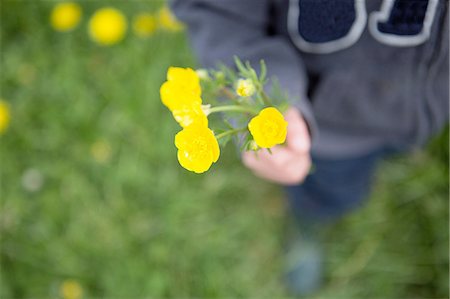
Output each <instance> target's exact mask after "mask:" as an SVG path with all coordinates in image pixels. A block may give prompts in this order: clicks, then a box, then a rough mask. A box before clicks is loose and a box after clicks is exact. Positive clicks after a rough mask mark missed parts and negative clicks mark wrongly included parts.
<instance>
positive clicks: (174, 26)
mask: <svg viewBox="0 0 450 299" xmlns="http://www.w3.org/2000/svg"><path fill="white" fill-rule="evenodd" d="M158 24H159V26H160V27H161V28H163V29H165V30H168V31H173V32H178V31H181V30H183V29H184V26H183V23H181V22H180V21H178V20H177V18H176V17H175V16H174V15H173V13H172V12H171V11H170V9H169V7H167V6H163V7H162V8H161V9H160V10H159V11H158Z"/></svg>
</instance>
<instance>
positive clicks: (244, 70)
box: [160, 58, 288, 173]
mask: <svg viewBox="0 0 450 299" xmlns="http://www.w3.org/2000/svg"><path fill="white" fill-rule="evenodd" d="M236 66H237V68H238V70H239V72H238V73H236V71H234V70H233V69H230V68H227V67H225V66H222V67H221V70H219V71H215V70H212V71H210V72H208V71H207V70H204V69H201V70H197V71H194V70H193V69H190V68H180V67H169V69H168V71H167V81H166V82H164V83H163V84H162V86H161V88H160V96H161V101H162V103H163V104H164V105H165V106H166V107H167V108H168V109H169V110H170V111H171V112H172V115H173V117H174V119H175V120H176V121H177V122H178V124H179V125H180V126H181V127H182V130H181V131H180V132H179V133H177V134H176V136H175V146H176V148H177V149H178V155H177V156H178V161H179V163H180V165H181V166H183V167H184V168H186V169H187V170H189V171H193V172H196V173H203V172H205V171H207V170H208V169H209V168H210V167H211V165H212V164H213V163H215V162H217V160H218V159H219V156H220V147H219V143H220V144H221V145H222V146H224V145H225V144H226V142H227V141H229V140H230V137H231V136H233V135H236V134H241V135H240V136H241V138H239V139H240V140H244V143H243V144H242V146H241V148H242V150H255V151H257V150H259V149H261V148H266V149H269V151H270V148H271V147H273V146H275V145H278V144H283V143H284V142H285V140H286V134H287V125H288V124H287V122H286V121H285V119H284V117H283V115H282V114H281V112H280V111H279V110H278V109H277V108H275V107H274V104H273V103H272V102H273V101H272V100H271V97H269V96H268V95H267V94H266V92H265V91H264V88H263V87H264V85H265V83H266V78H265V76H266V69H265V64H264V62H261V74H260V76H257V75H256V72H255V70H254V69H253V68H252V67H251V66H250V64H248V63H247V64H246V65H243V64H242V63H241V62H240V61H239V59H237V58H236ZM237 78H240V79H237ZM230 85H231V86H234V87H235V89H232V88H231V87H230ZM202 87H204V88H202ZM202 90H203V91H204V94H203V96H204V97H205V98H208V99H209V100H210V101H209V103H208V105H202ZM205 94H206V95H205ZM274 97H276V98H280V99H281V98H282V97H283V96H282V95H281V94H275V95H274ZM272 98H273V97H272ZM224 101H229V102H230V101H231V102H232V103H231V104H229V105H223V104H221V103H223V102H224ZM282 106H283V105H281V104H280V105H279V107H282ZM217 112H221V113H223V114H224V116H225V117H222V118H219V119H213V121H212V122H211V121H210V120H208V117H209V116H210V115H211V114H214V113H217ZM228 116H231V117H232V118H233V119H234V122H235V123H241V124H244V123H245V124H246V125H245V126H242V127H241V128H235V127H234V126H233V125H231V123H230V122H229V121H228V120H227V117H228ZM224 125H225V126H226V129H223V128H224ZM209 126H213V127H214V128H216V129H215V131H218V132H220V133H219V134H215V132H214V131H213V130H211V129H210V127H209Z"/></svg>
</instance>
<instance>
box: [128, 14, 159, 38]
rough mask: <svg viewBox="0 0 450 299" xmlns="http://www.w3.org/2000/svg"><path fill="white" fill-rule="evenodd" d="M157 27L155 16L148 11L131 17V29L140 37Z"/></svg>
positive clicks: (150, 33) (146, 35)
mask: <svg viewBox="0 0 450 299" xmlns="http://www.w3.org/2000/svg"><path fill="white" fill-rule="evenodd" d="M156 28H157V23H156V18H155V17H154V16H153V15H151V14H149V13H141V14H138V15H137V16H135V17H134V19H133V31H134V33H135V34H136V35H138V36H140V37H148V36H150V35H152V34H153V33H154V32H155V30H156Z"/></svg>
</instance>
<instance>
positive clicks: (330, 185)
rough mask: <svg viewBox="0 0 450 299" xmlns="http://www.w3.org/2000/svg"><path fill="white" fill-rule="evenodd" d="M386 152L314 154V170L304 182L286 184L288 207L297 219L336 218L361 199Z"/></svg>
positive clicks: (317, 220)
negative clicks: (341, 156)
mask: <svg viewBox="0 0 450 299" xmlns="http://www.w3.org/2000/svg"><path fill="white" fill-rule="evenodd" d="M387 153H388V151H385V150H377V151H374V152H371V153H368V154H366V155H363V156H359V157H353V158H348V159H339V160H332V159H323V158H320V157H316V156H313V157H312V161H313V169H312V171H311V173H310V174H309V175H308V176H307V178H306V179H305V181H304V182H303V183H302V184H300V185H297V186H290V187H286V191H287V195H288V196H287V197H288V201H289V206H290V208H291V211H292V213H293V214H294V217H295V218H297V219H298V220H301V221H300V222H307V223H308V222H316V223H317V222H328V221H329V220H331V221H332V220H336V219H337V218H339V217H341V216H342V215H344V214H346V213H347V212H349V211H351V210H353V209H355V208H356V207H358V206H361V204H362V203H363V202H364V199H366V198H367V196H368V195H369V191H370V186H371V182H372V177H373V173H374V170H375V168H376V165H377V162H378V161H379V160H380V159H381V158H382V157H384V156H386V155H387Z"/></svg>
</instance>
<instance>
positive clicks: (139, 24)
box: [50, 2, 184, 46]
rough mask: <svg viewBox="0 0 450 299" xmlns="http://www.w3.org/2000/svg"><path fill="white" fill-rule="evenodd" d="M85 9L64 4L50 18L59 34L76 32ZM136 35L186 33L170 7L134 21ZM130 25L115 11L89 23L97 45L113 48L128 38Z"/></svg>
mask: <svg viewBox="0 0 450 299" xmlns="http://www.w3.org/2000/svg"><path fill="white" fill-rule="evenodd" d="M81 15H82V9H81V6H80V5H79V4H78V3H76V2H61V3H58V4H56V5H55V6H54V7H53V9H52V12H51V14H50V24H51V26H52V27H53V29H55V30H56V31H60V32H67V31H71V30H73V29H74V28H75V27H77V25H78V24H79V23H80V20H81ZM132 28H133V31H134V32H135V34H136V35H137V36H139V37H149V36H150V35H152V34H153V33H154V32H155V31H156V30H157V29H158V28H161V29H163V30H166V31H173V32H178V31H181V30H183V28H184V26H183V24H182V23H181V22H180V21H178V20H177V18H176V17H175V16H174V15H173V14H172V12H171V11H170V9H169V7H168V6H163V7H161V8H160V9H159V10H158V11H157V12H155V14H151V13H148V12H144V13H138V14H137V15H136V16H135V17H134V18H133V24H132ZM127 29H128V22H127V19H126V17H125V15H124V14H123V13H122V12H121V11H120V10H118V9H116V8H114V7H103V8H100V9H98V10H97V11H96V12H95V13H94V14H93V15H92V17H91V18H90V19H89V24H88V33H89V37H90V38H91V39H92V40H93V41H94V42H95V43H97V44H99V45H102V46H110V45H114V44H116V43H119V42H120V41H122V40H123V39H124V38H125V35H126V33H127Z"/></svg>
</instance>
